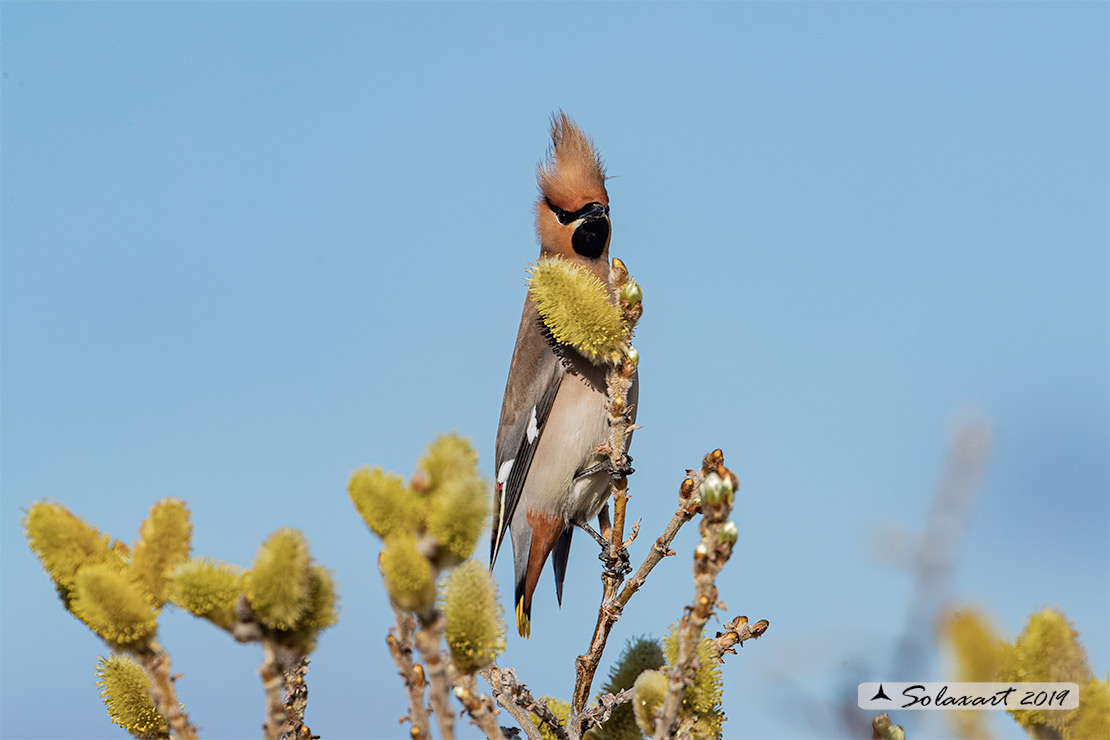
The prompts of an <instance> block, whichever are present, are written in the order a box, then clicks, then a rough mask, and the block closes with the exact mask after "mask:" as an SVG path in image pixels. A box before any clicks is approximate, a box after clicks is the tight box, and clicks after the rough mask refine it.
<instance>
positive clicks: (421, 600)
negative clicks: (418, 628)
mask: <svg viewBox="0 0 1110 740" xmlns="http://www.w3.org/2000/svg"><path fill="white" fill-rule="evenodd" d="M378 567H379V568H380V569H381V571H382V579H383V580H384V581H385V589H386V591H388V592H389V598H390V600H391V601H392V602H393V603H394V605H395V606H397V608H399V609H405V610H407V611H410V612H416V613H417V614H424V613H427V612H429V611H431V609H432V607H434V606H435V601H436V583H435V574H434V573H433V571H432V564H431V563H429V562H428V559H427V558H425V557H424V556H423V555H421V554H420V551H419V550H417V548H416V537H415V535H411V534H408V533H407V532H397V533H394V534H392V535H390V536H389V538H388V539H386V541H385V547H384V548H383V549H382V554H381V556H380V557H379V558H378Z"/></svg>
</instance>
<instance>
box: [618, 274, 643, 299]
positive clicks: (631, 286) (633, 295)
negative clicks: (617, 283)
mask: <svg viewBox="0 0 1110 740" xmlns="http://www.w3.org/2000/svg"><path fill="white" fill-rule="evenodd" d="M621 298H623V299H624V300H626V301H628V302H629V303H631V304H633V305H635V304H637V303H639V302H640V301H642V300H643V299H644V291H643V289H642V288H641V287H640V284H639V283H637V282H636V281H635V280H629V281H628V282H627V283H625V284H624V285H623V286H622V287H621Z"/></svg>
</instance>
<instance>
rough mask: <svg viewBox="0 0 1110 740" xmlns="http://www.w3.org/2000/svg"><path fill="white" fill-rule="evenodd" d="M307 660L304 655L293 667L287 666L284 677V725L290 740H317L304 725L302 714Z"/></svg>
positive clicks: (306, 687) (304, 700)
mask: <svg viewBox="0 0 1110 740" xmlns="http://www.w3.org/2000/svg"><path fill="white" fill-rule="evenodd" d="M309 662H310V661H309V658H308V656H307V655H304V656H302V657H301V658H300V660H298V661H297V662H296V663H295V664H294V665H291V666H287V667H286V669H285V671H284V677H285V724H286V726H287V727H288V731H287V732H288V736H289V738H290V740H317V738H318V736H317V735H313V734H312V730H310V729H309V728H308V726H307V725H306V724H305V723H304V712H305V709H307V708H308V683H307V682H306V681H305V678H304V677H305V676H306V675H307V674H308V664H309Z"/></svg>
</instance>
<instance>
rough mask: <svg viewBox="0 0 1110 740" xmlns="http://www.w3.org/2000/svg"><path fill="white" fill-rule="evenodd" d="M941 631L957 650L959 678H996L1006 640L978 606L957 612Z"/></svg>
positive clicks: (957, 674) (943, 625) (987, 680)
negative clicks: (996, 631)
mask: <svg viewBox="0 0 1110 740" xmlns="http://www.w3.org/2000/svg"><path fill="white" fill-rule="evenodd" d="M941 633H942V635H943V637H944V638H945V641H946V642H947V643H948V644H949V646H950V647H951V650H952V652H953V655H954V658H955V661H956V676H957V680H959V681H972V682H974V681H985V682H990V681H993V680H994V677H995V673H996V672H997V671H998V661H999V659H1000V658H1001V656H1002V652H1001V651H1002V649H1003V642H1002V640H1001V639H1000V638H999V637H998V636H997V634H996V633H995V631H994V629H993V628H992V627H991V625H990V624H989V623H988V622H987V620H986V618H985V617H984V616H983V615H982V614H979V613H978V612H976V611H974V610H965V611H960V612H956V613H955V614H953V615H952V616H951V617H949V618H948V619H946V620H945V621H944V622H943V623H942V624H941ZM967 714H975V715H979V714H981V712H971V711H968V712H967Z"/></svg>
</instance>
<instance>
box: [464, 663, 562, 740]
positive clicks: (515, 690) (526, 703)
mask: <svg viewBox="0 0 1110 740" xmlns="http://www.w3.org/2000/svg"><path fill="white" fill-rule="evenodd" d="M479 673H480V674H481V675H482V677H483V678H485V679H486V683H488V684H489V688H490V691H492V692H493V698H494V699H496V700H497V703H498V704H500V705H501V706H502V707H504V708H505V711H507V712H508V713H509V714H510V715H512V718H513V719H515V720H516V721H517V722H518V723H519V724H520V729H521V730H522V731H523V732H524V734H525V735H527V736H528V740H543V735H541V734H540V731H539V730H537V729H536V727H535V725H533V724H532V720H531V718H530V717H529V716H528V713H529V712H532V713H533V714H535V715H536V716H537V717H539V718H540V721H541V722H543V723H544V724H545V725H547V726H548V728H550V730H551V732H552V733H553V734H554V735H555V737H557V738H559V740H566V738H567V731H566V728H564V727H563V724H562V723H561V722H560V721H559V718H558V717H556V716H555V715H554V714H553V713H552V711H551V710H550V709H549V708H548V707H547V704H545V703H543V702H542V701H538V700H537V699H536V698H535V697H533V696H532V693H531V692H530V691H528V687H527V686H525V685H524V684H522V683H519V682H518V681H517V680H516V673H514V672H513V669H512V668H504V669H502V668H499V667H498V666H497V663H491V664H490V665H489V666H487V667H486V668H483V669H482V670H481V671H479Z"/></svg>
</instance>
